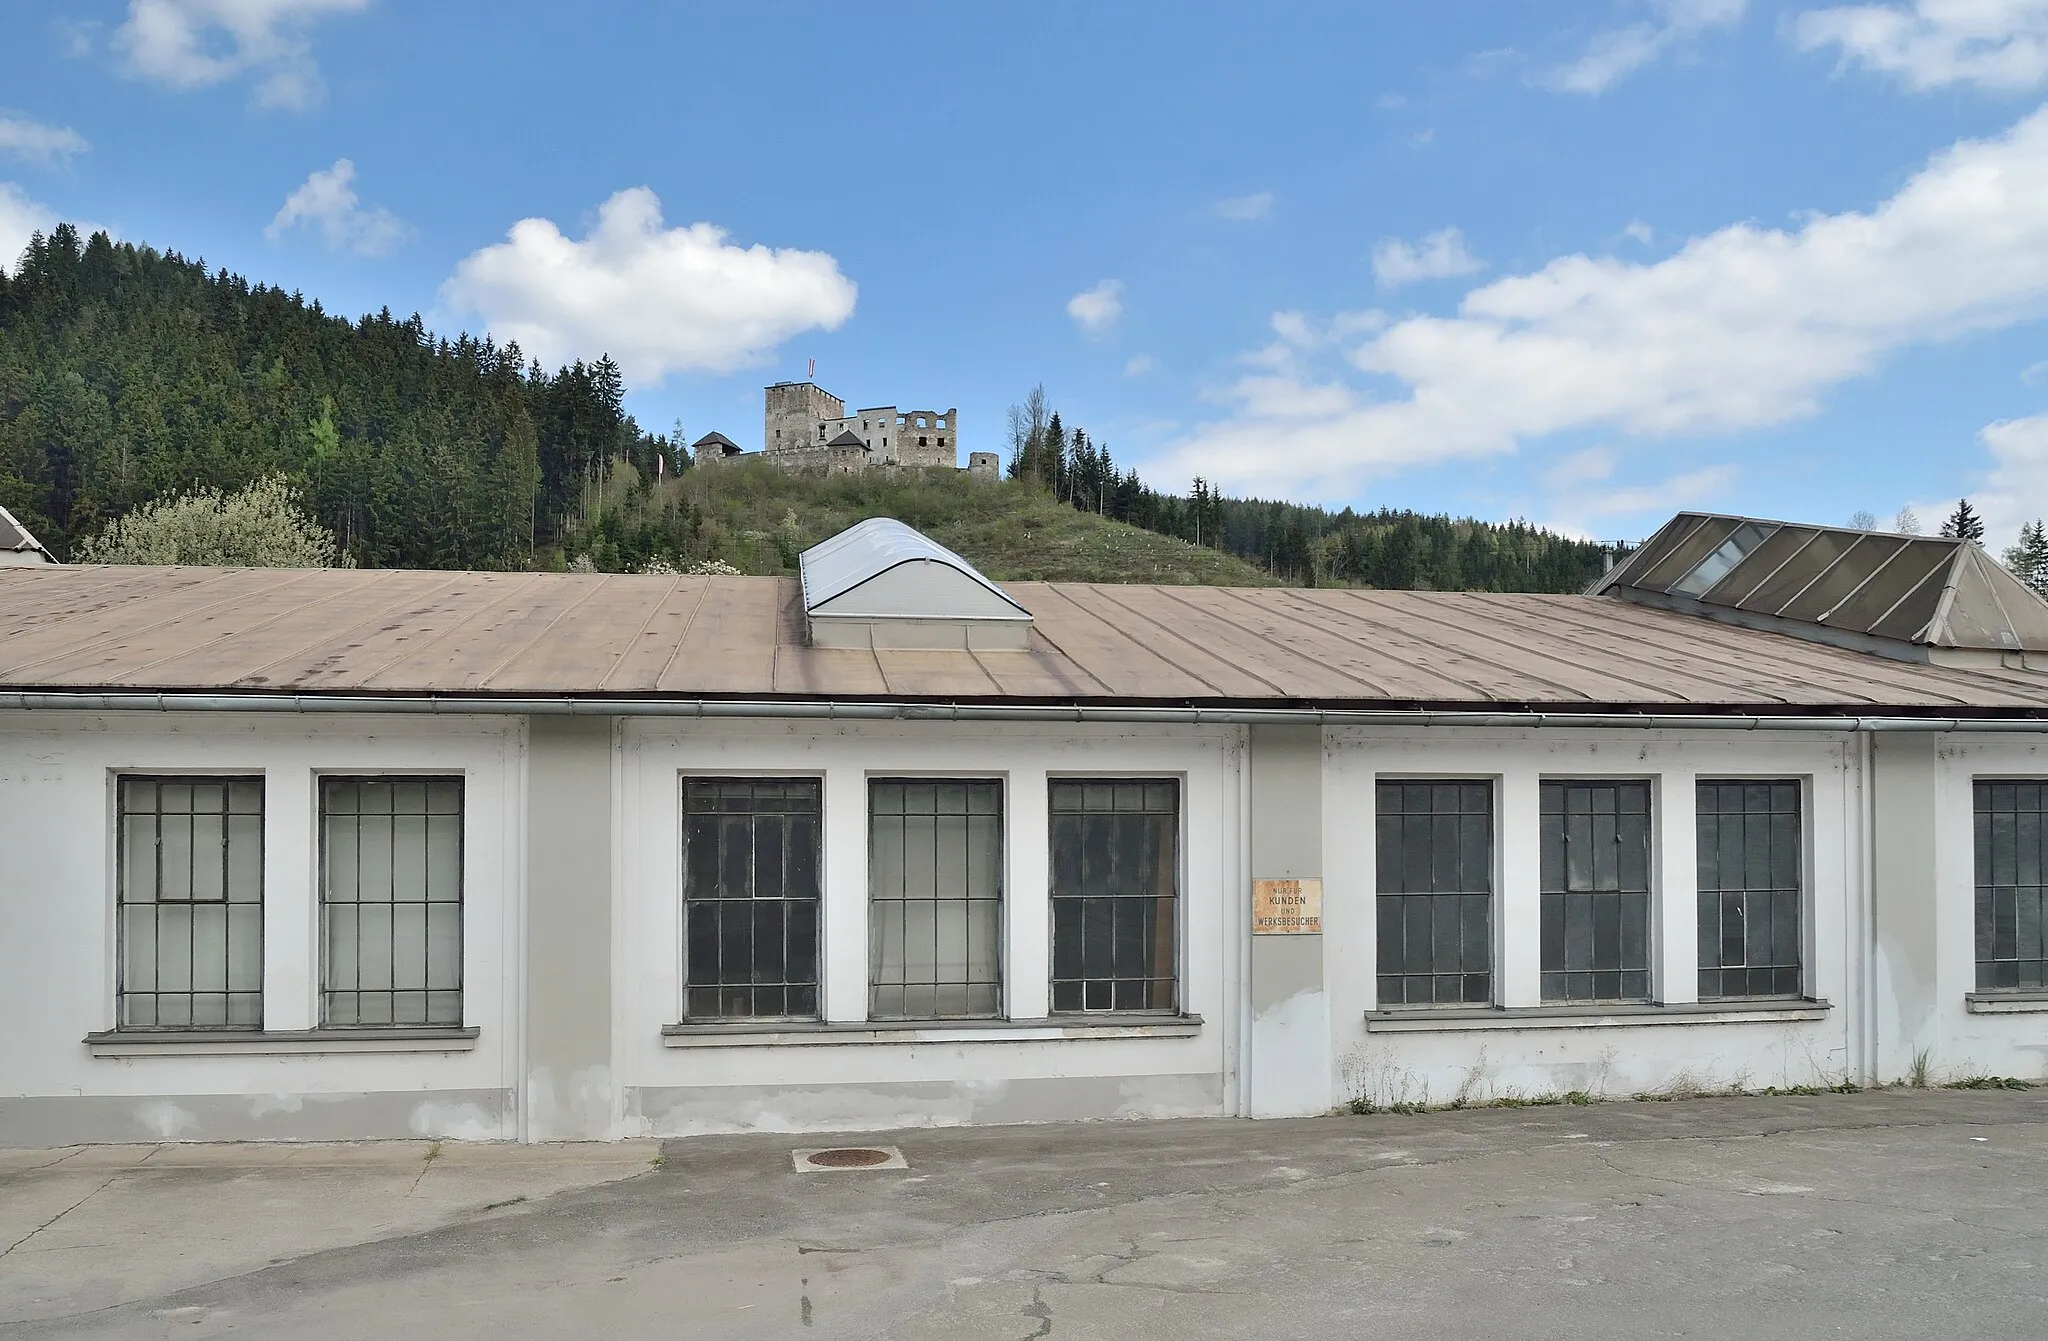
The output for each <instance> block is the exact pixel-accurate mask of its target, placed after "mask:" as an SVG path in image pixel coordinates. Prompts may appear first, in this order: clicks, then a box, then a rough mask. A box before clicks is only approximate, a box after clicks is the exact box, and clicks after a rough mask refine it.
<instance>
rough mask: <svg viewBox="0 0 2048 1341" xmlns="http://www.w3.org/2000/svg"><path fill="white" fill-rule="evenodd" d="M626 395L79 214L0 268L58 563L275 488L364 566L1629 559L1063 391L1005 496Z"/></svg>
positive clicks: (1044, 570) (1211, 570) (1036, 574)
mask: <svg viewBox="0 0 2048 1341" xmlns="http://www.w3.org/2000/svg"><path fill="white" fill-rule="evenodd" d="M625 395H626V388H625V385H624V382H623V379H622V378H621V376H620V374H619V370H618V368H617V367H616V366H615V365H614V364H613V363H612V362H611V361H610V360H609V359H608V358H600V359H599V360H598V361H597V362H596V363H593V364H588V365H586V364H583V363H575V364H572V365H570V366H568V367H566V368H558V369H556V370H554V371H552V372H550V371H548V370H547V369H544V368H542V367H541V366H540V365H539V364H538V363H535V362H532V361H531V360H529V359H527V358H526V357H525V355H524V354H522V352H521V351H520V349H519V348H518V346H516V345H506V346H500V345H497V344H495V343H493V342H492V341H490V340H488V339H483V340H479V339H476V338H473V337H471V336H468V335H463V336H460V337H458V338H456V339H454V340H448V339H443V338H440V337H437V336H435V335H434V334H433V333H432V332H430V331H428V330H427V329H426V327H425V325H424V324H423V323H422V322H421V320H420V318H419V317H418V316H417V315H415V316H412V317H410V318H403V319H401V318H398V317H394V316H393V315H392V314H391V313H390V312H389V311H384V312H378V313H375V314H373V315H369V316H364V317H362V318H360V319H357V320H354V321H351V320H348V319H346V318H343V317H338V316H335V315H334V314H332V313H329V312H325V311H323V310H322V309H321V307H320V304H319V303H318V302H313V301H308V300H307V299H305V298H303V297H301V296H300V295H299V294H296V293H287V292H285V291H284V290H281V289H277V288H273V287H270V286H267V285H263V284H252V283H250V282H249V281H248V280H246V279H244V278H242V277H241V276H239V275H232V274H229V273H227V272H226V271H224V270H215V271H209V270H208V269H207V267H206V264H205V263H204V262H203V261H198V260H190V259H187V258H184V257H182V256H179V255H178V254H177V253H175V252H171V253H166V252H158V251H156V250H154V249H152V248H149V247H143V246H137V245H135V244H132V243H126V242H114V241H112V240H111V239H109V238H108V237H107V235H106V234H104V233H97V234H94V235H93V236H92V237H90V238H83V237H81V236H80V235H79V234H78V232H77V231H76V230H75V229H73V228H71V227H70V226H68V225H59V226H58V227H57V228H56V229H54V230H53V231H52V233H51V234H50V236H48V237H40V236H39V237H37V238H35V239H34V240H33V241H32V242H31V244H30V246H29V247H28V249H27V250H26V252H24V254H23V255H22V257H21V258H20V263H19V265H18V266H15V267H14V268H12V269H11V270H10V269H9V268H8V267H7V266H6V265H4V264H0V506H5V507H7V508H8V509H9V510H10V511H12V512H13V513H14V514H15V515H16V516H18V517H20V518H21V519H22V520H23V521H24V522H25V523H27V525H28V526H29V528H30V529H31V530H33V531H34V532H35V533H36V535H37V536H38V538H40V539H41V540H42V541H43V542H44V543H45V544H46V545H48V546H49V547H50V549H51V550H52V552H54V553H55V554H56V555H57V556H58V557H59V558H65V559H68V558H73V557H75V556H77V555H78V554H80V553H81V552H82V551H83V548H84V546H85V544H86V542H88V541H90V540H92V539H93V538H94V537H98V536H102V535H104V534H105V533H106V532H107V530H108V528H110V527H111V526H113V525H114V524H115V523H116V522H118V521H120V520H121V519H123V518H126V517H129V516H130V515H131V514H133V513H135V511H136V510H137V509H138V508H140V507H142V506H143V505H144V504H147V503H150V502H152V501H154V500H158V499H164V498H173V497H178V496H182V495H188V494H191V493H193V492H194V491H196V490H208V489H212V490H221V491H230V492H232V491H235V490H239V489H242V488H244V487H245V486H248V485H250V484H252V483H254V482H256V481H258V480H264V479H268V478H271V477H275V476H280V475H281V476H283V477H284V478H285V480H286V481H287V482H288V483H289V484H290V485H291V487H292V488H293V489H294V490H296V492H297V495H298V497H299V498H300V499H301V500H302V501H303V504H304V507H305V509H306V510H307V511H308V512H310V514H311V515H312V518H313V519H314V520H315V521H316V522H317V523H318V525H319V526H320V527H321V528H324V529H325V530H326V531H327V532H329V533H331V534H332V535H333V537H334V538H335V541H336V543H337V546H338V548H339V551H340V553H341V555H342V556H343V557H344V559H345V561H347V562H350V563H354V564H357V565H360V566H362V567H383V568H396V567H406V568H500V569H504V568H510V569H519V568H552V567H559V566H563V565H565V564H576V565H578V566H590V567H595V568H600V569H605V570H624V569H637V568H644V567H647V566H648V565H650V564H667V565H671V566H674V567H677V568H688V567H691V566H694V565H702V564H707V563H720V564H727V565H730V566H731V567H733V568H735V569H738V570H740V571H743V572H751V573H777V572H789V571H793V570H794V567H795V562H796V555H797V553H798V552H799V551H800V550H801V549H802V548H803V546H805V545H807V544H810V543H813V542H815V541H817V540H820V539H823V538H824V537H826V536H829V535H832V534H834V533H835V532H837V531H838V530H840V529H841V528H843V527H845V526H847V525H849V524H851V523H853V522H855V521H859V520H861V519H862V518H865V517H873V516H893V517H899V518H901V519H902V520H904V521H906V522H908V523H910V524H911V525H913V526H916V527H918V528H919V529H920V530H923V531H925V532H926V533H928V534H930V535H931V536H933V537H934V538H936V539H938V540H939V541H941V542H942V543H944V544H946V545H949V546H951V547H952V548H953V549H956V550H958V551H959V552H960V553H962V554H964V555H966V556H967V557H968V558H969V559H971V560H972V561H974V562H975V563H976V564H978V565H979V566H981V567H982V568H983V569H984V570H985V571H987V572H988V573H990V574H991V575H992V576H995V577H998V578H1011V579H1020V580H1028V579H1033V578H1049V579H1060V580H1087V581H1102V582H1166V583H1175V582H1179V583H1186V582H1203V583H1215V584H1224V585H1258V584H1272V583H1283V584H1303V585H1315V584H1330V585H1366V586H1377V587H1388V588H1426V587H1436V588H1443V589H1476V590H1489V591H1573V590H1577V589H1579V588H1581V587H1583V586H1584V585H1585V584H1586V583H1587V582H1588V581H1589V580H1591V579H1592V578H1593V577H1594V576H1596V575H1597V574H1598V573H1599V572H1600V571H1601V568H1602V566H1603V563H1604V562H1605V560H1606V558H1607V555H1608V551H1607V550H1605V549H1603V548H1602V547H1601V546H1599V545H1595V544H1591V543H1587V542H1584V541H1578V540H1572V539H1569V538H1567V537H1564V536H1559V535H1557V534H1555V533H1552V532H1548V531H1544V530H1541V529H1539V528H1536V527H1532V526H1528V525H1526V524H1523V523H1519V522H1508V523H1496V522H1481V521H1471V520H1454V519H1452V518H1449V517H1443V516H1428V515H1424V514H1419V513H1416V512H1412V511H1407V510H1395V509H1386V508H1381V509H1378V510H1376V511H1372V512H1355V511H1353V510H1351V509H1349V508H1346V509H1344V510H1343V511H1340V512H1334V513H1333V512H1329V511H1327V510H1325V509H1321V508H1315V507H1304V506H1301V505H1297V504H1293V503H1287V502H1268V501H1263V500H1256V499H1239V498H1230V497H1225V496H1223V495H1221V494H1219V493H1218V492H1217V491H1216V490H1214V489H1212V488H1211V487H1210V486H1209V485H1208V484H1207V483H1206V482H1204V481H1202V480H1199V479H1197V480H1195V481H1193V482H1192V485H1193V487H1192V488H1191V489H1190V490H1189V491H1188V492H1187V493H1185V494H1180V493H1174V492H1171V491H1169V490H1164V489H1158V488H1155V487H1153V485H1152V484H1151V483H1149V482H1147V481H1144V480H1141V479H1139V477H1138V475H1137V472H1136V471H1134V470H1130V469H1125V468H1120V467H1119V466H1118V464H1117V463H1116V461H1115V460H1114V459H1113V457H1112V455H1111V451H1110V445H1109V444H1108V443H1106V442H1101V441H1097V440H1095V439H1094V438H1091V437H1090V436H1089V435H1088V434H1087V433H1086V432H1085V431H1084V430H1083V429H1081V428H1080V427H1079V426H1078V425H1068V424H1063V423H1062V421H1061V418H1060V416H1059V414H1058V413H1057V412H1055V411H1054V410H1053V408H1052V407H1051V405H1050V404H1049V403H1048V401H1047V398H1046V396H1045V394H1044V391H1043V390H1042V389H1040V390H1037V391H1034V392H1032V393H1031V395H1030V396H1029V397H1028V398H1027V401H1026V404H1025V405H1022V406H1019V407H1017V408H1016V409H1015V410H1014V411H1013V412H1012V414H1011V416H1010V434H1009V440H1008V441H1007V442H1003V443H999V444H998V443H987V444H982V445H987V446H1000V447H1002V448H1004V449H1005V450H1004V456H1005V459H1006V461H1007V463H1008V467H1009V476H1010V478H1008V479H1006V480H1003V481H1001V482H987V481H970V480H968V479H966V478H965V477H962V476H959V475H956V474H954V473H951V472H933V473H930V474H924V473H921V472H918V473H903V474H898V473H894V472H889V473H882V472H875V473H870V474H864V475H861V476H857V477H851V476H850V477H840V478H836V479H814V478H798V477H791V476H788V475H785V474H783V473H781V472H779V471H776V470H774V469H772V468H770V467H767V466H764V465H761V464H759V463H754V464H750V465H745V466H739V467H727V466H719V467H714V468H710V469H702V470H699V469H692V468H691V465H690V461H689V459H688V456H687V453H686V452H685V451H684V450H683V446H682V433H681V431H680V428H678V430H677V431H676V432H674V433H671V434H667V435H662V434H653V433H648V432H646V431H644V430H643V429H642V428H641V427H640V426H639V425H638V424H636V423H635V422H634V421H633V418H632V416H630V415H628V414H627V413H626V412H625V408H624V402H625Z"/></svg>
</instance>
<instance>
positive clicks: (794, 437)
mask: <svg viewBox="0 0 2048 1341" xmlns="http://www.w3.org/2000/svg"><path fill="white" fill-rule="evenodd" d="M691 452H692V454H693V455H694V457H695V459H696V462H697V464H699V465H713V464H722V463H725V462H730V461H747V460H755V459H759V460H762V461H768V462H772V463H773V464H775V465H777V466H779V467H781V468H782V469H784V470H788V471H794V472H800V473H804V474H813V475H854V474H859V473H860V472H862V471H867V470H896V469H904V468H914V469H921V470H932V469H944V470H958V469H960V468H961V466H960V412H959V411H958V410H953V409H948V410H899V409H897V408H896V407H895V406H893V405H877V406H874V407H872V408H869V409H865V410H856V411H854V412H853V413H852V414H848V413H847V412H846V402H845V401H843V400H841V399H840V398H839V397H837V396H835V395H833V394H832V393H831V392H829V391H827V390H825V389H824V388H823V387H821V386H819V385H818V384H817V383H815V382H777V383H775V384H774V385H773V386H771V387H768V388H766V391H765V395H764V404H763V413H762V418H761V450H760V451H759V452H747V451H745V450H744V449H742V448H741V447H740V446H739V444H737V443H735V442H734V441H733V440H732V439H731V438H728V437H726V436H725V435H724V434H723V433H715V432H714V433H706V434H705V435H704V436H703V437H701V438H699V439H698V440H697V441H696V442H695V443H694V444H692V446H691ZM966 470H967V473H968V474H970V475H972V476H975V477H976V478H986V479H995V478H996V477H997V476H998V475H999V474H1000V473H1001V470H1002V462H1001V458H999V457H998V456H997V455H996V454H995V453H994V452H970V453H968V457H967V466H966Z"/></svg>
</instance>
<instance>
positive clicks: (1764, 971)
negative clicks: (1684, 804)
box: [1697, 779, 1805, 1000]
mask: <svg viewBox="0 0 2048 1341" xmlns="http://www.w3.org/2000/svg"><path fill="white" fill-rule="evenodd" d="M1697 816H1698V823H1699V900H1700V997H1701V999H1703V1000H1715V999H1725V998H1729V997H1765V996H1786V997H1796V996H1798V995H1799V993H1800V990H1801V985H1802V984H1801V973H1800V949H1799V946H1800V940H1801V936H1800V929H1799V919H1800V903H1801V901H1802V893H1801V888H1800V886H1801V884H1802V883H1803V881H1802V875H1801V872H1802V871H1803V870H1804V868H1805V862H1804V858H1803V857H1802V856H1801V853H1800V844H1801V842H1802V838H1801V824H1800V819H1799V783H1798V782H1797V781H1796V780H1792V779H1785V780H1778V781H1771V780H1765V781H1747V780H1744V781H1734V780H1728V781H1702V782H1701V783H1700V784H1699V791H1698V801H1697Z"/></svg>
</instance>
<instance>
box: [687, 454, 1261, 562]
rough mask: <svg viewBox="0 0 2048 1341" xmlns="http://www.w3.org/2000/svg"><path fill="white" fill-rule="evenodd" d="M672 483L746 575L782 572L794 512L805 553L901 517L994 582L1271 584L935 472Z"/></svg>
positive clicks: (747, 471)
mask: <svg viewBox="0 0 2048 1341" xmlns="http://www.w3.org/2000/svg"><path fill="white" fill-rule="evenodd" d="M665 487H666V488H667V489H670V490H675V491H678V492H680V493H681V494H682V495H683V496H684V497H687V498H688V499H689V500H690V501H691V503H693V504H694V505H695V506H696V508H697V510H698V512H699V513H700V514H701V515H702V516H703V517H705V519H706V521H707V524H710V525H715V526H716V528H718V529H719V530H720V531H721V532H723V536H722V537H721V543H720V546H719V548H720V549H721V550H725V551H727V552H728V553H730V554H731V555H732V557H733V560H734V561H735V562H738V563H739V564H740V566H741V567H742V568H745V569H747V570H748V571H750V572H772V571H775V570H776V569H777V568H778V567H779V564H778V556H777V552H776V547H775V545H774V543H773V535H774V533H775V532H776V531H777V529H778V528H780V527H781V526H782V525H783V522H784V519H785V517H786V516H787V515H788V514H789V513H791V512H794V513H795V514H796V520H797V532H798V536H799V540H800V543H801V544H803V545H812V544H816V543H817V542H818V541H820V540H823V539H825V538H826V537H827V536H832V535H836V534H838V533H839V532H840V531H843V530H845V529H846V528H847V527H849V526H851V525H853V524H854V523H855V522H857V521H861V520H863V519H865V518H868V517H894V518H896V519H897V520H899V521H902V522H904V523H906V524H908V525H910V526H914V527H916V528H917V529H918V530H920V531H922V532H924V533H925V534H926V535H928V536H930V537H931V538H932V539H934V540H936V541H938V542H939V543H940V544H942V545H945V546H946V547H947V548H949V549H952V550H954V551H956V552H957V553H959V554H960V555H961V556H962V557H964V558H965V559H967V560H968V562H970V563H972V564H974V565H975V566H976V567H977V568H979V569H981V571H982V572H984V573H986V574H987V575H988V576H989V577H991V578H994V579H995V580H997V581H1020V582H1024V581H1064V582H1157V583H1167V584H1189V583H1201V584H1207V585H1212V586H1226V587H1267V586H1273V585H1275V583H1274V579H1273V578H1271V577H1269V576H1268V575H1267V574H1265V573H1264V572H1262V571H1260V570H1259V569H1258V568H1255V567H1253V566H1252V565H1251V564H1248V563H1246V562H1245V561H1244V560H1242V559H1239V558H1237V557H1236V556H1234V555H1230V554H1225V553H1222V552H1221V551H1218V550H1213V549H1201V548H1197V547H1196V546H1194V545H1190V544H1188V543H1187V542H1186V541H1183V540H1175V539H1173V538H1172V537H1170V536H1163V535H1156V534H1154V533H1153V532H1150V531H1145V530H1141V529H1139V528H1138V527H1135V526H1126V525H1125V524H1123V523H1122V522H1115V521H1109V520H1107V519H1106V518H1102V517H1097V516H1094V515H1092V514H1089V513H1085V512H1079V511H1076V510H1075V509H1074V508H1072V507H1069V506H1067V505H1066V504H1063V503H1057V502H1055V501H1053V499H1052V498H1051V497H1050V496H1049V495H1047V494H1045V493H1044V492H1042V491H1040V490H1037V489H1034V488H1030V487H1028V486H1025V485H1022V484H1017V483H1014V482H1012V481H1009V480H1003V481H998V482H994V483H990V482H988V481H977V480H970V479H968V478H967V477H966V476H965V475H953V474H944V473H937V472H934V473H932V474H929V475H923V474H906V475H895V474H889V475H882V474H874V475H841V476H837V477H833V478H819V477H815V476H796V475H789V474H786V473H784V472H783V471H780V470H777V469H775V468H774V467H772V466H766V465H760V464H750V465H746V466H737V467H735V466H718V467H712V468H708V469H703V470H692V471H690V472H688V473H687V474H685V475H684V476H683V477H682V478H681V479H679V480H677V481H675V482H673V483H672V484H669V485H667V486H665ZM750 533H751V534H750Z"/></svg>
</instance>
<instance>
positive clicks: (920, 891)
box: [868, 778, 1110, 1018]
mask: <svg viewBox="0 0 2048 1341" xmlns="http://www.w3.org/2000/svg"><path fill="white" fill-rule="evenodd" d="M1088 790H1089V789H1088V788H1086V787H1084V788H1083V791H1084V793H1087V792H1088ZM899 797H900V798H901V799H900V808H901V812H902V813H901V817H900V818H899V817H898V813H897V810H896V809H894V808H893V807H896V806H898V805H899V801H898V799H897V798H899ZM1001 798H1002V784H1001V783H1000V782H998V781H996V780H994V779H985V778H962V779H943V780H940V779H921V778H920V779H910V778H905V779H878V780H876V781H873V782H871V783H870V784H869V805H870V810H869V821H868V833H869V843H868V853H869V859H868V900H869V989H868V990H869V998H868V1009H869V1014H870V1015H873V1016H876V1017H911V1018H917V1017H923V1018H943V1017H949V1016H985V1015H993V1014H995V1013H996V1012H997V1011H998V1009H999V1007H1000V1003H999V997H1000V991H999V987H1000V979H1001V952H1000V947H1001V937H1000V929H1001V907H1002V879H1001V871H1002V828H1001ZM1084 799H1096V800H1099V802H1100V804H1101V805H1103V806H1104V807H1105V808H1106V807H1107V806H1108V805H1109V804H1110V797H1109V794H1108V790H1107V789H1106V788H1104V789H1102V790H1101V794H1100V796H1099V797H1086V796H1084Z"/></svg>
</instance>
